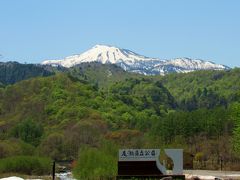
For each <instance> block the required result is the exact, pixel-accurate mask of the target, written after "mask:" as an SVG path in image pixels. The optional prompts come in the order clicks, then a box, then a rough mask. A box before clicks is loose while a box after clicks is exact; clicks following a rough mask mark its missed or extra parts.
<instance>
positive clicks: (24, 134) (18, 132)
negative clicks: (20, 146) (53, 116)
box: [13, 119, 43, 146]
mask: <svg viewBox="0 0 240 180" xmlns="http://www.w3.org/2000/svg"><path fill="white" fill-rule="evenodd" d="M13 135H14V137H16V138H20V139H22V140H23V141H25V142H26V143H29V144H32V145H34V146H37V145H38V144H39V143H40V138H41V136H42V135H43V127H42V126H41V125H40V124H38V123H37V122H35V121H33V120H31V119H27V120H24V121H23V122H20V123H19V124H17V125H16V126H15V128H14V130H13Z"/></svg>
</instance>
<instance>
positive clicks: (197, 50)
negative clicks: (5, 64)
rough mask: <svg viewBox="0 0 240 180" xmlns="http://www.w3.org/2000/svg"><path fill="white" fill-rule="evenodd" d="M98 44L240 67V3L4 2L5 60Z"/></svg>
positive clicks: (1, 47)
mask: <svg viewBox="0 0 240 180" xmlns="http://www.w3.org/2000/svg"><path fill="white" fill-rule="evenodd" d="M95 44H109V45H115V46H118V47H122V48H127V49H130V50H133V51H135V52H137V53H139V54H143V55H146V56H150V57H159V58H166V59H169V58H175V57H191V58H201V59H205V60H212V61H213V62H216V63H220V64H225V65H228V66H231V67H235V66H240V0H85V1H84V0H0V54H2V57H0V61H7V60H16V61H19V62H32V63H38V62H41V61H42V60H45V59H58V58H63V57H65V56H69V55H72V54H77V53H81V52H84V51H85V50H87V49H89V48H91V47H92V46H94V45H95Z"/></svg>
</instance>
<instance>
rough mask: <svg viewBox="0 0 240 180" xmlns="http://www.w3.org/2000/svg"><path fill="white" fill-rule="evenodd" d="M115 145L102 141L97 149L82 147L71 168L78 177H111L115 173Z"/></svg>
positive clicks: (116, 150) (116, 151)
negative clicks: (73, 166) (75, 162)
mask: <svg viewBox="0 0 240 180" xmlns="http://www.w3.org/2000/svg"><path fill="white" fill-rule="evenodd" d="M117 153H118V149H117V147H116V146H115V145H114V144H113V143H111V142H104V143H103V144H102V145H101V147H99V148H98V149H96V148H90V147H83V148H82V149H81V150H80V152H79V158H78V161H77V165H76V167H75V168H74V170H73V174H74V177H76V178H78V179H112V178H114V177H115V176H116V175H117V163H116V162H117Z"/></svg>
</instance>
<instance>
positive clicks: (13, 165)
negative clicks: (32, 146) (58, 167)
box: [0, 156, 52, 175]
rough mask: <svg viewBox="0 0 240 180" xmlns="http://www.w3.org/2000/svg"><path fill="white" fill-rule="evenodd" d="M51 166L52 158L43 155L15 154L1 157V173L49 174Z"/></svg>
mask: <svg viewBox="0 0 240 180" xmlns="http://www.w3.org/2000/svg"><path fill="white" fill-rule="evenodd" d="M51 167H52V162H51V160H50V159H48V158H43V157H36V156H13V157H8V158H4V159H0V173H20V174H28V175H48V174H49V173H50V172H51Z"/></svg>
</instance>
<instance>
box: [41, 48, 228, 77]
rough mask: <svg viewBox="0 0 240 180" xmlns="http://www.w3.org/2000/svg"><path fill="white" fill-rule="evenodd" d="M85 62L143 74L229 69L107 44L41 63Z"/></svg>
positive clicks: (203, 62)
mask: <svg viewBox="0 0 240 180" xmlns="http://www.w3.org/2000/svg"><path fill="white" fill-rule="evenodd" d="M86 62H100V63H102V64H116V65H118V66H120V67H121V68H123V69H124V70H126V71H129V72H136V73H140V74H145V75H159V74H160V75H165V74H169V73H173V72H177V73H186V72H191V71H195V70H226V69H230V68H229V67H228V66H225V65H220V64H215V63H213V62H210V61H204V60H200V59H190V58H176V59H171V60H162V59H159V58H150V57H146V56H143V55H139V54H137V53H135V52H133V51H130V50H127V49H121V48H117V47H114V46H108V45H96V46H94V47H93V48H91V49H89V50H88V51H86V52H84V53H82V54H78V55H73V56H68V57H66V58H64V59H61V60H45V61H43V62H42V64H44V65H53V66H63V67H67V68H69V67H73V66H75V65H79V64H81V63H86Z"/></svg>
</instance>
